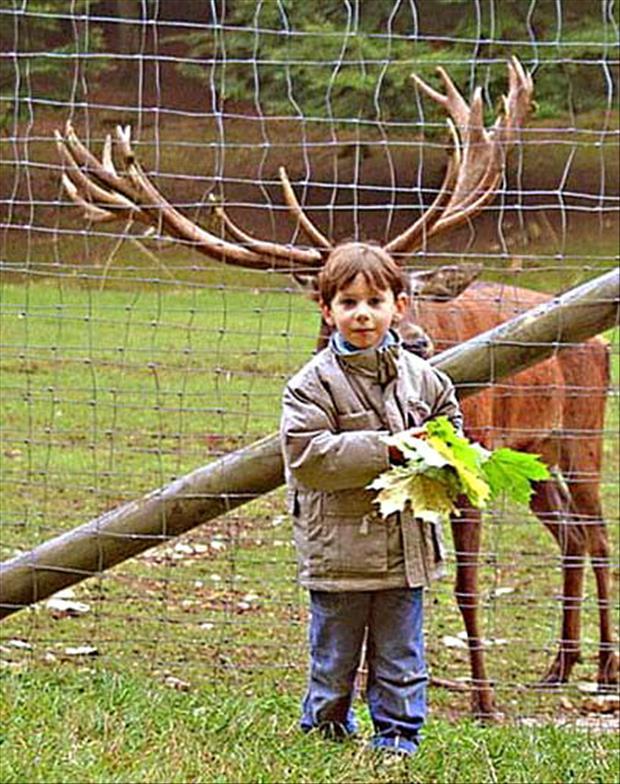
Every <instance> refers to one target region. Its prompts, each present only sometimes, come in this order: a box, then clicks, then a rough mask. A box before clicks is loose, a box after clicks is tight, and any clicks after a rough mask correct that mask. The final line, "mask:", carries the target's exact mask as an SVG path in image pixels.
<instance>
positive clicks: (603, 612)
mask: <svg viewBox="0 0 620 784" xmlns="http://www.w3.org/2000/svg"><path fill="white" fill-rule="evenodd" d="M570 491H571V497H572V501H573V508H574V510H575V514H576V516H577V517H578V518H581V519H582V520H583V527H584V530H585V532H586V538H587V544H588V552H589V553H590V560H591V563H592V569H593V571H594V577H595V580H596V594H597V602H598V613H599V634H600V637H599V640H600V644H599V653H598V677H597V680H598V683H599V685H600V686H609V685H613V684H616V683H618V675H619V663H618V654H617V652H616V650H615V648H616V645H615V643H614V638H613V632H612V626H613V620H612V610H611V604H612V597H611V573H610V563H611V549H610V546H609V537H608V535H607V528H606V526H605V522H604V520H603V510H602V508H601V502H600V497H599V491H598V486H597V485H593V484H592V483H588V482H579V481H572V482H571V483H570Z"/></svg>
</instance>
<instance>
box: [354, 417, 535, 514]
mask: <svg viewBox="0 0 620 784" xmlns="http://www.w3.org/2000/svg"><path fill="white" fill-rule="evenodd" d="M385 441H386V443H387V444H388V445H392V446H395V447H397V448H398V449H399V450H400V452H401V453H402V455H403V457H404V460H405V462H404V464H403V465H398V466H393V467H392V468H390V469H388V470H387V471H384V472H383V473H382V474H381V475H380V476H378V477H377V478H376V479H375V480H374V481H373V482H372V483H371V484H370V485H369V488H370V489H372V490H377V491H378V493H377V497H376V499H375V501H376V503H377V504H378V505H379V511H380V513H381V515H382V516H383V517H387V516H388V515H390V514H393V513H394V512H402V511H404V510H405V509H406V508H407V506H410V507H411V509H412V510H413V512H414V514H415V516H416V517H418V518H420V519H422V520H426V521H428V522H431V523H437V522H441V521H445V520H447V519H448V518H449V516H450V515H451V514H454V515H458V514H459V510H458V508H457V506H456V500H457V498H458V497H459V496H460V495H464V496H465V497H466V498H467V500H468V501H469V503H470V504H471V505H472V506H474V507H476V508H477V509H485V508H486V507H487V506H488V505H489V504H491V503H492V502H493V501H495V500H496V499H497V498H498V496H500V495H502V494H505V495H506V496H508V497H509V498H510V499H511V500H513V501H515V502H516V503H520V504H527V503H528V502H529V500H530V498H531V495H532V492H533V485H532V483H533V482H536V481H540V480H542V479H547V478H548V477H549V469H548V468H547V466H546V465H545V464H544V463H543V462H542V461H541V460H540V457H539V456H538V455H532V454H529V453H528V452H519V451H517V450H515V449H509V448H508V447H500V448H499V449H495V450H493V451H489V450H487V449H485V448H484V447H482V446H481V445H480V444H476V443H474V442H472V441H469V439H467V438H465V437H464V436H462V435H460V434H459V433H457V431H456V430H455V428H454V426H453V425H452V423H451V422H450V421H449V420H448V419H447V418H446V417H437V419H433V420H431V421H430V422H427V423H426V425H425V426H424V427H423V428H421V429H420V430H419V431H417V432H415V434H414V433H412V432H411V431H407V430H406V431H403V432H401V433H396V434H394V435H390V436H387V437H386V439H385Z"/></svg>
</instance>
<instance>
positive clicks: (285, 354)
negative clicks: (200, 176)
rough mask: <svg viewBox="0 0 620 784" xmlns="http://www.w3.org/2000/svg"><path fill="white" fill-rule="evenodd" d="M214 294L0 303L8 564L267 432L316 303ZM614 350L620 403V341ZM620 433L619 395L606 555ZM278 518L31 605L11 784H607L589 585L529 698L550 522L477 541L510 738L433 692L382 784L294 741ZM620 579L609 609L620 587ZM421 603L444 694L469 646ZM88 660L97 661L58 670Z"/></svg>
mask: <svg viewBox="0 0 620 784" xmlns="http://www.w3.org/2000/svg"><path fill="white" fill-rule="evenodd" d="M222 274H224V273H222ZM225 274H226V275H230V271H226V272H225ZM211 275H212V277H211V278H210V279H209V281H208V282H207V283H206V284H205V285H204V286H201V287H199V286H189V285H187V286H185V285H177V286H171V285H168V284H155V283H152V284H151V285H149V286H134V287H129V288H128V290H123V289H122V288H121V287H120V285H118V282H116V283H114V285H112V284H110V285H109V286H107V287H105V288H104V290H103V291H100V290H99V288H98V287H95V288H92V287H90V286H89V285H87V283H86V281H81V280H80V279H79V278H76V279H75V280H72V281H67V280H65V279H62V278H59V279H51V280H47V279H42V280H39V281H35V280H34V279H33V278H29V279H26V280H25V281H24V282H21V283H19V282H17V281H16V280H13V281H12V282H9V281H7V282H4V283H3V284H2V289H1V294H2V323H1V325H0V326H1V334H2V338H1V341H2V359H1V363H2V364H1V370H2V406H3V418H2V422H3V435H2V437H3V441H2V445H1V455H2V462H3V468H2V472H3V476H2V484H3V499H2V517H3V526H2V539H1V542H0V548H1V550H0V554H1V557H2V558H6V557H10V556H11V555H12V554H14V553H15V552H16V551H18V550H20V551H24V550H27V549H29V548H30V547H32V546H34V545H36V544H37V543H39V542H41V541H44V540H47V539H49V538H50V537H51V536H54V535H56V534H58V533H60V532H62V531H66V530H69V529H71V528H73V527H75V526H77V525H80V524H82V523H84V522H86V521H87V520H88V519H90V518H91V517H93V516H96V515H99V514H101V513H102V512H103V511H105V510H106V509H109V508H112V507H115V506H117V505H118V504H119V503H121V502H123V501H125V500H127V499H134V498H137V497H139V496H140V495H142V494H143V493H145V492H148V491H150V490H151V489H153V488H154V487H157V486H160V485H162V484H165V483H167V482H168V481H170V479H172V478H173V477H175V476H179V475H181V474H183V473H185V472H187V471H189V470H192V469H193V468H196V467H197V466H199V465H202V464H204V463H206V462H208V461H210V460H212V459H215V458H216V457H217V456H219V455H220V454H222V453H225V452H228V451H230V450H231V449H234V448H236V447H238V446H240V445H242V444H245V443H249V442H251V441H253V440H255V439H256V438H257V437H258V436H260V435H263V434H265V433H268V432H271V431H273V430H274V429H275V427H276V426H277V421H278V417H279V400H280V393H281V389H282V385H283V383H284V379H285V378H287V377H288V376H289V375H291V373H292V372H293V371H294V370H295V369H296V368H297V367H299V366H300V365H301V364H302V363H303V362H304V361H305V359H306V358H307V357H308V356H309V355H310V353H311V351H312V348H313V345H314V339H315V335H316V329H317V317H316V313H315V311H314V307H313V305H312V304H311V303H309V302H307V301H306V300H304V299H302V298H301V297H300V295H299V294H289V293H286V292H283V291H276V290H275V286H265V285H264V284H265V281H266V279H265V278H264V277H263V278H259V281H258V282H257V281H256V279H252V280H251V282H250V280H249V279H247V278H244V277H243V274H241V273H239V275H238V277H237V278H236V279H235V280H233V279H231V278H226V288H223V285H222V279H218V277H217V275H218V272H217V269H215V268H214V269H213V270H212V273H211ZM260 283H262V284H263V285H262V286H261V285H260ZM610 338H611V339H612V341H613V347H612V358H613V368H614V370H613V373H614V375H613V378H614V384H615V385H617V379H618V333H617V331H615V332H612V333H610ZM617 423H618V406H617V398H615V397H613V396H612V397H610V404H609V417H608V425H607V426H608V438H607V439H606V443H605V448H606V462H605V476H604V483H603V498H604V503H605V508H606V512H607V515H608V518H609V521H610V526H609V530H610V535H611V537H612V543H613V552H614V553H617V552H618V549H619V542H618V534H619V532H618V526H617V524H614V521H617V497H618V496H617V493H618V484H617V469H618V442H617V435H616V427H617ZM284 508H285V503H284V494H283V491H282V490H278V491H276V492H274V493H272V494H270V495H269V496H267V497H264V498H261V499H258V500H256V501H254V502H252V503H251V504H249V505H247V506H244V507H241V508H239V509H238V510H236V511H235V512H232V513H229V514H228V515H226V516H224V517H222V518H219V519H217V520H212V521H210V522H208V523H206V524H205V525H203V526H200V527H199V528H197V529H195V530H193V531H191V532H190V533H188V534H186V535H185V536H184V537H182V540H181V544H183V545H184V546H186V547H187V548H191V549H189V550H187V549H186V550H185V551H183V550H181V551H179V550H178V549H175V548H176V545H177V542H169V543H166V544H164V545H162V546H161V547H159V548H156V549H153V550H151V551H148V552H147V553H144V554H143V555H142V556H140V557H138V558H134V559H132V560H131V561H128V562H125V563H123V564H120V565H118V566H117V567H115V568H114V569H113V570H110V571H109V572H107V573H105V574H103V575H101V576H97V577H94V578H92V579H90V580H87V581H85V582H83V583H81V584H80V585H78V586H76V588H75V589H74V590H75V598H76V599H78V600H79V601H81V602H86V603H87V604H88V605H89V606H90V611H89V612H88V613H86V614H84V615H82V616H79V617H67V616H62V614H61V615H60V617H55V616H54V615H53V614H52V613H51V612H50V610H49V609H47V608H46V607H45V604H44V603H40V604H38V605H36V606H35V607H32V608H30V609H29V610H26V611H24V612H22V613H18V614H15V615H14V616H12V617H10V618H9V619H7V620H6V621H5V622H4V623H3V624H2V628H1V630H0V631H1V635H2V636H1V640H0V662H2V671H1V677H2V690H3V695H4V700H3V704H2V711H3V716H2V719H3V721H2V726H3V736H2V737H3V745H2V747H1V748H0V752H1V753H0V765H1V766H2V768H1V779H2V781H7V782H17V781H19V782H23V781H50V782H52V781H53V782H61V781H62V782H70V781H102V782H103V781H106V782H107V781H119V782H121V781H122V782H125V781H134V780H135V781H152V782H160V781H161V782H163V781H218V782H242V781H248V782H251V781H265V782H267V781H269V782H279V781H300V782H301V781H308V782H310V781H312V782H314V781H334V782H338V781H342V782H344V781H351V780H355V781H360V782H363V781H387V780H403V781H437V782H440V781H445V782H460V781H463V782H465V781H472V782H478V781H480V782H482V781H506V782H520V781H523V782H525V781H527V782H530V781H532V782H535V781H540V782H545V783H546V782H548V781H558V782H560V781H562V782H564V781H575V782H577V781H583V782H590V781H601V782H603V781H605V782H606V781H613V780H615V775H614V773H615V772H616V771H617V766H618V761H619V760H618V755H617V753H616V752H615V743H614V742H613V734H611V733H608V734H600V733H597V732H594V731H584V730H581V729H578V728H576V725H577V724H578V723H579V722H580V721H583V720H592V722H593V723H594V724H596V719H597V717H596V716H590V715H586V711H587V707H586V702H587V699H588V698H589V697H590V696H591V695H589V694H587V693H584V692H583V691H581V689H580V686H581V687H582V686H583V685H584V683H586V682H587V683H588V684H591V683H592V682H593V681H594V679H595V676H596V654H597V614H596V606H595V587H594V580H593V577H592V575H591V574H588V577H587V582H586V598H585V602H584V613H583V662H582V663H581V664H580V665H578V666H577V667H576V670H575V673H574V682H573V683H572V684H571V685H570V686H568V687H566V688H564V689H562V690H560V691H558V692H553V693H548V692H541V691H540V690H537V689H535V688H532V685H533V684H534V683H535V682H536V679H537V678H538V677H539V676H540V675H541V674H542V672H543V670H544V668H545V666H547V665H548V663H549V662H550V659H551V656H552V654H553V652H554V650H555V645H556V638H557V635H558V628H559V601H558V594H559V593H560V561H559V555H558V552H557V550H556V549H555V547H554V545H553V543H552V541H551V539H550V537H549V535H548V534H547V533H546V532H545V531H544V529H543V528H542V526H541V525H540V524H539V523H538V522H537V521H536V520H534V519H533V518H532V517H531V516H529V515H526V514H525V513H523V512H522V511H520V510H515V509H507V508H504V509H498V512H497V514H496V515H493V516H489V518H488V520H487V521H486V527H485V540H484V546H483V558H482V568H481V592H482V593H481V596H482V600H483V608H482V614H483V621H484V627H485V630H484V634H485V637H486V638H487V639H489V640H491V641H495V642H496V643H497V644H495V645H491V646H490V647H489V649H488V666H489V671H490V673H491V677H492V678H493V679H494V681H495V682H496V686H497V694H498V702H499V704H500V706H501V708H502V709H503V710H504V711H505V713H506V715H507V719H508V723H507V725H506V726H502V727H490V728H481V727H479V726H478V725H476V724H473V723H471V722H470V721H469V720H468V719H467V716H468V713H469V696H468V693H467V691H466V690H464V691H448V690H446V689H442V688H431V690H430V710H431V716H432V720H431V721H430V723H429V725H428V731H427V740H426V743H425V745H424V747H423V750H422V751H421V753H420V755H419V756H418V757H416V759H415V761H412V762H411V763H410V764H409V766H408V770H403V771H400V772H397V774H396V777H394V774H389V775H388V774H386V773H383V772H381V771H377V770H376V768H375V767H374V766H373V763H372V762H371V761H370V759H369V757H368V755H367V754H366V753H365V751H364V748H363V744H353V745H350V746H333V745H330V744H326V743H324V742H321V741H320V740H319V739H318V738H316V737H305V736H302V735H300V734H299V733H298V732H297V730H296V722H297V718H298V702H299V699H300V696H301V694H302V693H303V683H304V675H305V666H306V656H307V652H306V639H305V637H306V631H305V626H306V597H305V594H304V592H303V591H302V590H301V589H299V588H298V587H297V585H296V583H295V566H294V552H293V548H292V545H291V528H290V521H289V520H288V518H286V517H285V516H284ZM515 553H518V557H515ZM612 578H613V580H614V594H613V602H614V605H613V606H617V588H618V585H617V579H618V573H617V570H614V571H613V573H612ZM498 588H502V589H508V590H507V591H506V592H501V591H499V592H498V591H497V589H498ZM427 607H428V620H427V633H428V636H427V649H428V659H429V663H430V667H431V671H432V674H433V675H434V676H438V677H443V678H449V679H452V680H458V679H463V680H464V681H466V679H467V677H468V675H469V665H468V660H467V653H466V651H465V650H463V649H461V648H453V647H447V646H446V645H445V644H444V642H443V640H442V638H443V637H444V635H449V636H452V637H454V636H456V635H458V633H459V632H460V631H461V629H462V624H461V621H460V618H459V615H458V611H457V610H456V607H455V602H454V599H453V597H452V588H451V581H450V579H448V580H445V581H442V582H440V583H438V584H437V585H436V586H435V588H434V589H433V591H432V593H431V594H430V595H429V597H428V603H427ZM14 640H18V641H22V642H26V643H27V644H28V645H29V646H30V647H29V648H24V647H17V646H16V644H15V643H14V642H11V641H14ZM502 640H504V641H505V642H502ZM85 644H88V645H91V646H93V647H94V648H95V649H96V652H97V655H96V656H94V657H89V656H72V655H70V654H69V653H68V652H67V648H68V647H71V646H80V645H85ZM170 678H178V679H181V680H183V681H185V682H187V683H188V684H189V691H187V692H179V691H177V690H176V689H175V688H174V686H173V683H174V682H171V681H170V680H169V679H170ZM167 679H168V680H167ZM170 684H172V685H170ZM465 689H466V687H465ZM362 718H363V730H364V733H363V734H364V737H366V738H367V737H368V734H369V722H368V717H367V716H366V715H365V714H364V712H363V710H362ZM522 718H529V719H535V720H536V721H537V722H541V724H540V726H538V725H536V726H535V727H532V726H522V725H521V724H519V720H520V719H522ZM564 723H566V726H559V725H561V724H564ZM390 777H391V778H390Z"/></svg>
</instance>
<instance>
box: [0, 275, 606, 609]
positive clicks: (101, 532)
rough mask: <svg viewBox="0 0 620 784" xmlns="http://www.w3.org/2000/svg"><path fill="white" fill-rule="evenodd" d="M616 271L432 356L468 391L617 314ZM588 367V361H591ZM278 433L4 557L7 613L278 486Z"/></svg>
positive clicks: (1, 593)
mask: <svg viewBox="0 0 620 784" xmlns="http://www.w3.org/2000/svg"><path fill="white" fill-rule="evenodd" d="M618 281H619V273H618V270H612V271H611V272H609V273H607V274H605V275H602V276H601V277H599V278H597V279H596V280H593V281H591V282H589V283H585V284H583V285H582V286H579V287H578V288H576V289H573V290H572V291H569V292H568V293H566V294H564V295H562V296H559V297H557V298H555V299H554V300H552V301H550V302H546V303H544V304H543V305H540V306H538V307H536V308H534V309H532V310H530V311H527V313H524V314H522V315H521V316H518V317H517V318H515V319H512V320H511V321H507V322H505V323H503V324H501V325H500V326H498V327H496V328H495V329H492V330H489V331H488V332H485V333H482V334H481V335H477V336H476V337H474V338H472V339H471V340H468V341H467V342H466V343H463V344H461V345H459V346H455V347H453V348H451V349H449V350H448V351H444V352H443V353H441V354H438V355H437V356H435V357H433V360H432V364H434V365H435V366H436V367H438V368H440V369H441V370H443V371H445V372H446V373H448V374H449V375H450V376H451V377H452V379H453V380H454V383H455V384H456V385H457V389H458V392H459V396H460V397H465V396H467V395H471V394H475V393H476V392H479V391H480V390H481V389H483V388H484V386H485V385H487V384H488V383H489V381H492V382H495V381H498V380H499V379H500V378H502V377H504V376H508V375H511V374H513V373H516V372H517V371H519V370H523V369H524V368H526V367H528V366H530V365H534V364H536V363H537V362H540V361H541V360H542V359H545V358H546V357H548V356H549V355H551V354H553V353H555V352H557V351H561V350H562V347H563V346H564V347H565V346H567V345H570V344H574V343H579V342H581V341H583V340H586V339H588V338H590V337H592V336H594V335H597V334H598V333H600V332H602V331H603V330H605V329H608V328H610V327H612V326H613V325H614V324H616V323H617V322H618ZM584 372H587V369H586V368H584ZM283 480H284V476H283V464H282V456H281V452H280V444H279V440H278V436H277V434H276V435H270V436H267V437H266V438H263V439H262V440H260V441H257V442H256V443H254V444H251V445H250V446H248V447H245V448H244V449H240V450H238V451H237V452H233V453H231V454H229V455H226V456H225V457H222V458H220V459H219V460H216V461H215V462H213V463H210V464H209V465H206V466H203V467H201V468H198V469H196V470H195V471H193V472H192V473H190V474H187V475H186V476H184V477H182V478H181V479H177V480H176V481H174V482H172V483H171V484H169V485H167V486H166V487H164V488H160V489H158V490H155V491H154V492H152V493H150V494H149V495H147V496H145V497H144V498H141V499H139V500H137V501H132V502H130V503H127V504H124V505H123V506H120V507H118V508H117V509H112V510H111V511H109V512H106V513H105V514H103V515H101V516H100V517H97V518H96V519H94V520H91V521H90V522H88V523H86V524H84V525H82V526H79V527H78V528H75V529H73V530H71V531H67V532H66V533H64V534H62V535H60V536H57V537H55V538H54V539H51V540H50V541H48V542H44V543H43V544H41V545H39V546H38V547H36V548H34V549H33V550H31V551H30V552H29V553H26V554H24V555H20V556H18V557H17V558H13V559H12V560H10V561H6V562H5V563H4V564H1V565H0V618H3V617H5V616H7V615H10V614H11V613H13V612H16V611H17V610H20V609H22V608H24V607H27V606H28V605H30V604H33V603H34V602H37V601H40V600H41V599H45V598H46V597H47V596H50V595H51V594H53V593H55V592H56V591H59V590H60V589H61V588H64V587H66V586H68V585H72V584H74V583H77V582H80V581H81V580H84V579H86V578H87V577H92V576H94V575H96V574H98V573H99V572H102V571H104V570H105V569H109V568H110V567H112V566H114V565H116V564H118V563H120V562H121V561H124V560H126V559H127V558H131V557H132V556H134V555H136V554H137V553H140V552H142V551H143V550H147V549H149V548H150V547H154V546H155V545H157V544H160V543H162V542H166V541H168V540H169V539H170V538H171V537H174V536H178V535H179V534H182V533H184V532H185V531H188V530H190V529H191V528H194V527H195V526H197V525H200V524H201V523H204V522H206V521H207V520H210V519H212V518H214V517H217V516H218V515H221V514H223V513H224V512H227V511H229V510H231V509H234V508H235V507H237V506H241V505H242V504H244V503H246V502H247V501H251V500H252V499H253V498H256V497H258V496H260V495H263V494H264V493H268V492H269V491H270V490H273V489H275V488H276V487H278V486H279V485H280V484H282V482H283Z"/></svg>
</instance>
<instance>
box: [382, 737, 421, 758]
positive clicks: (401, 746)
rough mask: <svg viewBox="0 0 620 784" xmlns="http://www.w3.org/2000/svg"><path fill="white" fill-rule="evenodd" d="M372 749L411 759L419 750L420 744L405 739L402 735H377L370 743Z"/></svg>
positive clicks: (410, 739) (411, 739)
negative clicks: (391, 752)
mask: <svg viewBox="0 0 620 784" xmlns="http://www.w3.org/2000/svg"><path fill="white" fill-rule="evenodd" d="M370 748H371V749H373V750H381V751H383V750H385V751H393V752H394V753H396V754H402V756H403V757H409V756H410V755H411V754H415V753H416V751H417V750H418V742H417V741H416V740H414V739H413V738H403V737H402V735H375V737H374V738H372V740H371V741H370Z"/></svg>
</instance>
